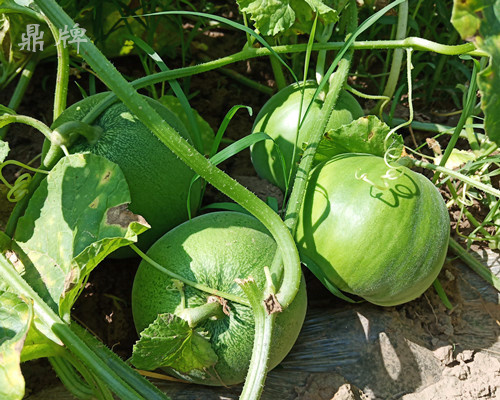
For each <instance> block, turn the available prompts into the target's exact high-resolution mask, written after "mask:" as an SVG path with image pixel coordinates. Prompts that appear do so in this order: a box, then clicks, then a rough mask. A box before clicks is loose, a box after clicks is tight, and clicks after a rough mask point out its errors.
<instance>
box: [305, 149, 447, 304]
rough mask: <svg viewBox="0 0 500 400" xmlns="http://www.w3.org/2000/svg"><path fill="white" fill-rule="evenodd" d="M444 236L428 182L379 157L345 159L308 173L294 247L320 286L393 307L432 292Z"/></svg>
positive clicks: (441, 208)
mask: <svg viewBox="0 0 500 400" xmlns="http://www.w3.org/2000/svg"><path fill="white" fill-rule="evenodd" d="M389 177H392V178H394V179H390V178H389ZM449 234H450V220H449V215H448V210H447V208H446V205H445V204H444V201H443V198H442V197H441V195H440V193H439V192H438V190H437V189H436V187H435V186H434V185H433V184H432V183H431V182H430V181H429V180H428V179H427V178H426V177H424V176H423V175H421V174H418V173H416V172H414V171H411V170H410V169H408V168H406V167H402V166H398V167H397V168H396V169H394V170H390V169H389V167H388V166H387V165H386V164H385V162H384V160H383V159H382V158H380V157H375V156H371V155H360V154H346V155H342V156H337V157H335V158H333V159H331V160H330V161H327V162H325V163H322V164H319V165H318V166H317V167H316V168H315V169H314V170H313V171H312V173H311V176H310V179H309V182H308V186H307V189H306V195H305V199H304V203H303V205H302V209H301V211H300V216H299V222H298V228H297V232H296V240H297V247H298V249H299V252H300V253H301V255H302V257H303V258H304V259H305V260H306V263H307V260H309V262H312V263H313V265H311V267H313V268H311V269H313V270H314V268H316V270H315V271H313V272H315V273H316V274H317V275H319V277H320V278H322V279H326V280H327V281H328V282H330V283H332V284H333V285H335V286H336V287H337V288H339V289H341V290H342V291H345V292H347V293H351V294H355V295H357V296H360V297H362V298H364V299H366V300H368V301H369V302H372V303H374V304H378V305H383V306H391V305H396V304H401V303H404V302H407V301H410V300H413V299H415V298H416V297H418V296H420V295H421V294H422V293H423V292H424V291H425V290H426V289H427V288H428V287H429V286H430V285H431V284H432V282H433V281H434V280H435V279H436V277H437V276H438V274H439V271H440V270H441V267H442V266H443V263H444V260H445V256H446V252H447V249H448V240H449Z"/></svg>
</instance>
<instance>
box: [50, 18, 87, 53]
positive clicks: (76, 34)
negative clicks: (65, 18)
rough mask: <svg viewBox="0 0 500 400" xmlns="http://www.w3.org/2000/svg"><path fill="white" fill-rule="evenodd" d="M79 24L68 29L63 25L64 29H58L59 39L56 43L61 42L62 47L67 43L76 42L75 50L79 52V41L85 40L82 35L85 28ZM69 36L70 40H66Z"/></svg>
mask: <svg viewBox="0 0 500 400" xmlns="http://www.w3.org/2000/svg"><path fill="white" fill-rule="evenodd" d="M79 26H80V25H79V24H75V25H74V26H73V28H72V29H70V30H69V31H68V27H67V26H65V27H64V30H61V29H59V41H58V42H57V43H60V42H62V43H63V46H64V47H66V45H67V44H68V43H70V44H71V43H76V52H77V53H80V43H83V42H86V41H87V39H86V38H84V37H83V35H85V31H86V29H85V28H80V27H79ZM70 38H71V40H68V39H70Z"/></svg>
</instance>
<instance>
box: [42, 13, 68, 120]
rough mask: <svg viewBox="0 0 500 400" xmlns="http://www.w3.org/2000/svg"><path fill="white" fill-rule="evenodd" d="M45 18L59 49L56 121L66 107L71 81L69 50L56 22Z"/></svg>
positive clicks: (55, 102)
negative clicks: (53, 22) (61, 37)
mask: <svg viewBox="0 0 500 400" xmlns="http://www.w3.org/2000/svg"><path fill="white" fill-rule="evenodd" d="M44 19H45V21H46V22H47V25H48V26H49V29H50V32H51V33H52V36H53V38H54V42H55V43H56V49H57V76H56V88H55V95H54V111H53V113H52V118H53V121H55V120H56V119H57V118H58V117H59V115H61V114H62V112H63V111H64V110H65V109H66V100H67V97H68V82H69V51H68V49H67V48H66V46H65V44H64V43H63V41H62V40H60V33H59V31H58V30H57V28H56V27H55V26H54V24H52V22H51V21H50V20H49V19H48V18H47V17H45V16H44Z"/></svg>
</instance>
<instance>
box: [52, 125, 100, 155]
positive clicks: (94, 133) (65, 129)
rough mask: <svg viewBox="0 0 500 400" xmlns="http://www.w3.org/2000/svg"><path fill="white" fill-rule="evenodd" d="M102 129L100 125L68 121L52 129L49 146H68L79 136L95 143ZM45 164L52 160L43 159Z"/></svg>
mask: <svg viewBox="0 0 500 400" xmlns="http://www.w3.org/2000/svg"><path fill="white" fill-rule="evenodd" d="M102 133H103V130H102V128H101V127H100V126H97V125H89V124H86V123H85V122H82V121H69V122H65V123H64V124H62V125H59V126H58V127H57V128H56V129H54V130H53V131H52V134H51V136H50V143H51V146H57V147H61V146H66V147H70V146H71V145H72V144H73V143H74V142H75V141H76V140H77V139H78V137H80V136H83V137H84V138H85V139H87V141H88V142H89V143H90V144H94V143H96V142H97V141H98V140H99V138H100V137H101V136H102ZM44 163H45V164H52V163H53V161H52V160H50V159H49V160H47V159H45V160H44Z"/></svg>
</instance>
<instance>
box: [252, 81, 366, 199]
mask: <svg viewBox="0 0 500 400" xmlns="http://www.w3.org/2000/svg"><path fill="white" fill-rule="evenodd" d="M316 87H317V86H316V83H315V82H312V81H308V82H307V83H306V89H305V91H304V100H303V105H302V113H301V115H304V113H305V112H306V108H307V106H308V104H309V102H310V101H311V100H312V98H313V95H314V92H315V91H316ZM301 97H302V91H301V86H300V85H298V84H292V85H290V86H288V87H286V88H285V89H283V90H281V91H279V92H278V93H276V94H275V95H274V96H273V97H271V98H270V99H269V100H268V101H267V103H266V104H264V106H263V107H262V109H261V110H260V112H259V114H258V115H257V117H256V118H255V122H254V125H253V128H252V132H265V133H267V134H268V135H269V136H270V137H271V138H273V139H274V140H275V142H273V141H271V140H266V141H263V142H258V143H255V144H254V145H253V146H252V147H251V148H250V154H251V157H252V163H253V166H254V168H255V171H256V172H257V174H258V175H259V176H260V177H261V178H263V179H266V180H268V181H269V182H271V183H273V184H275V185H276V186H278V187H279V188H281V190H284V189H285V179H284V177H283V167H282V164H281V162H280V158H279V152H278V151H277V150H276V145H277V146H279V149H280V151H281V153H282V155H283V157H284V160H285V165H286V172H287V174H288V173H289V172H290V166H291V162H292V156H293V148H294V146H295V142H296V136H297V125H298V120H299V111H300V102H301ZM322 104H323V103H322V102H321V101H319V100H316V101H315V102H314V103H313V105H312V107H311V110H310V111H309V112H308V114H307V116H306V119H305V121H304V123H303V128H302V129H301V131H300V135H299V139H298V141H297V147H298V149H297V152H296V154H295V159H294V160H293V163H295V164H296V163H298V162H299V160H300V154H301V153H302V143H303V141H304V138H305V137H307V135H308V133H307V132H308V129H310V128H311V127H313V126H314V122H315V120H317V119H318V118H321V106H322ZM361 116H363V110H362V109H361V106H360V105H359V103H358V102H357V101H356V99H355V98H354V97H352V96H351V95H350V94H349V93H347V92H345V91H342V92H341V93H340V96H339V98H338V100H337V104H336V106H335V109H334V110H333V112H332V114H331V116H330V120H329V122H328V126H327V130H330V129H335V128H339V127H340V126H342V125H345V124H349V123H351V122H352V121H353V120H355V119H357V118H359V117H361ZM293 178H294V177H293V176H292V182H293Z"/></svg>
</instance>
